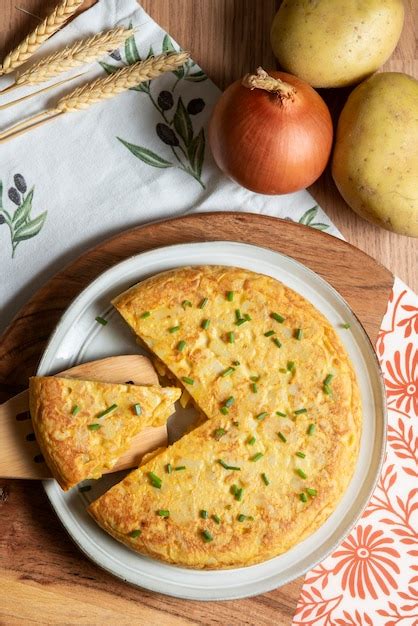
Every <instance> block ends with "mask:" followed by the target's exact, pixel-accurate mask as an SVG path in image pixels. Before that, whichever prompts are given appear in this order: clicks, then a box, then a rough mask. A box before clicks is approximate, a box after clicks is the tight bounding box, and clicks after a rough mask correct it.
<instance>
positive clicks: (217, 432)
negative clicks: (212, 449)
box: [213, 428, 226, 441]
mask: <svg viewBox="0 0 418 626" xmlns="http://www.w3.org/2000/svg"><path fill="white" fill-rule="evenodd" d="M225 434H226V430H225V429H224V428H217V429H216V430H215V431H214V433H213V436H214V438H215V439H216V441H219V439H220V438H221V437H223V436H224V435H225Z"/></svg>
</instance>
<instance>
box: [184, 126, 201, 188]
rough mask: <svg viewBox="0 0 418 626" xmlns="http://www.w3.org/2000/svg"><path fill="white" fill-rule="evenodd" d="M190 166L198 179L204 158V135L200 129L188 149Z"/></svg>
mask: <svg viewBox="0 0 418 626" xmlns="http://www.w3.org/2000/svg"><path fill="white" fill-rule="evenodd" d="M188 152H189V159H190V165H191V166H192V168H193V170H194V171H195V172H196V174H197V176H198V177H199V178H200V176H201V174H202V166H203V161H204V158H205V133H204V132H203V128H201V129H200V132H199V134H198V135H197V137H195V138H194V139H193V141H192V142H191V144H190V148H189V151H188Z"/></svg>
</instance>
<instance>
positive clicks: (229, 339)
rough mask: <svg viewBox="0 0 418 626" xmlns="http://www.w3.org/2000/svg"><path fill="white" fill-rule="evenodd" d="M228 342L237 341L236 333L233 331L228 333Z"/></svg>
mask: <svg viewBox="0 0 418 626" xmlns="http://www.w3.org/2000/svg"><path fill="white" fill-rule="evenodd" d="M228 342H229V343H235V333H233V332H232V331H230V332H229V333H228Z"/></svg>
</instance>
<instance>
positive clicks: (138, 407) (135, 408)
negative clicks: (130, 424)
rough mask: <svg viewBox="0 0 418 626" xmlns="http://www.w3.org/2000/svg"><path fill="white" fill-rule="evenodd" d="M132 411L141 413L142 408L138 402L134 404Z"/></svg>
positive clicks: (137, 413)
mask: <svg viewBox="0 0 418 626" xmlns="http://www.w3.org/2000/svg"><path fill="white" fill-rule="evenodd" d="M134 411H135V415H141V413H142V408H141V405H140V404H134Z"/></svg>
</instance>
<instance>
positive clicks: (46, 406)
mask: <svg viewBox="0 0 418 626" xmlns="http://www.w3.org/2000/svg"><path fill="white" fill-rule="evenodd" d="M180 394H181V391H180V389H177V388H175V387H165V388H162V387H159V386H156V385H144V386H140V385H132V384H114V383H104V382H99V381H91V380H80V379H72V378H64V377H57V376H34V377H32V378H30V380H29V406H30V413H31V417H32V424H33V429H34V432H35V436H36V440H37V442H38V444H39V447H40V449H41V452H42V454H43V456H44V459H45V462H46V463H47V465H48V467H49V468H50V470H51V472H52V474H53V476H54V478H55V479H56V480H57V482H58V483H59V485H60V486H61V488H62V489H63V490H65V491H66V490H68V489H70V488H71V487H73V486H75V485H76V484H77V483H79V482H81V481H82V480H85V479H87V478H95V479H96V478H99V477H100V476H101V475H102V474H103V472H104V471H105V470H108V469H111V468H112V467H113V466H114V465H115V464H116V462H117V460H118V459H119V458H120V457H121V456H122V455H123V454H124V453H125V452H126V451H127V450H128V449H129V447H130V444H131V441H132V439H133V438H134V437H135V436H136V435H137V434H139V433H140V432H141V431H142V430H144V429H145V428H148V427H158V426H162V425H164V424H165V423H166V422H167V420H168V418H169V416H170V415H171V414H172V413H173V411H174V403H175V402H176V401H177V400H178V398H179V397H180Z"/></svg>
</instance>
